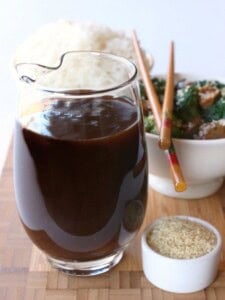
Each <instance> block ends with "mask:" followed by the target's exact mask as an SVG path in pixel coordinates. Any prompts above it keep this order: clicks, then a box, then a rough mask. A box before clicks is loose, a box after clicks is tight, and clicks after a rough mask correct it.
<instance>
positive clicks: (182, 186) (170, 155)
mask: <svg viewBox="0 0 225 300" xmlns="http://www.w3.org/2000/svg"><path fill="white" fill-rule="evenodd" d="M132 41H133V46H134V49H135V52H136V55H137V60H138V64H139V68H140V71H141V75H142V79H143V81H144V85H145V89H146V93H147V95H148V100H149V101H150V104H151V108H152V112H153V115H154V118H155V121H156V125H157V128H158V130H159V131H160V128H161V121H162V120H161V115H162V108H161V105H160V102H159V99H158V96H157V94H156V91H155V88H154V85H153V83H152V80H151V77H150V74H149V72H148V70H147V68H146V65H145V63H144V59H143V54H142V51H141V48H140V46H139V43H138V40H137V35H136V32H135V31H134V30H133V32H132ZM165 154H166V156H167V159H168V162H169V165H170V170H171V175H172V180H173V184H174V187H175V190H176V191H177V192H183V191H185V190H186V188H187V185H186V182H185V180H184V177H183V173H182V170H181V168H180V164H179V161H178V158H177V155H176V152H175V148H174V146H173V143H172V142H171V146H170V148H169V149H168V150H165Z"/></svg>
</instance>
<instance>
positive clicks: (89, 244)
mask: <svg viewBox="0 0 225 300" xmlns="http://www.w3.org/2000/svg"><path fill="white" fill-rule="evenodd" d="M110 100H112V99H111V98H110V97H104V98H91V99H86V100H76V101H72V100H71V101H68V100H67V101H64V100H62V99H53V100H51V101H49V100H46V103H45V105H44V109H43V110H42V111H40V112H36V113H35V114H33V115H31V116H30V118H29V121H28V123H27V124H25V126H22V125H21V123H19V122H18V123H17V124H16V130H15V189H16V198H17V206H18V210H19V213H20V218H21V220H22V222H23V224H24V227H25V229H26V231H27V233H28V235H29V236H30V238H31V239H32V240H33V242H34V243H35V244H36V245H37V246H38V247H39V248H41V249H42V250H43V251H44V252H45V253H47V254H48V255H51V256H52V257H55V258H58V259H65V260H66V259H67V260H68V259H74V260H88V259H96V258H99V257H104V256H105V255H107V254H110V253H112V252H113V251H116V250H117V249H118V248H120V247H124V246H125V245H126V244H127V243H128V242H129V241H130V240H131V239H132V238H133V235H134V233H135V232H136V231H137V230H138V229H139V227H140V225H141V223H142V220H143V217H144V212H145V206H146V199H147V159H146V149H145V145H144V143H143V138H144V132H143V126H142V124H141V122H138V115H137V111H136V108H135V106H134V105H133V104H132V103H131V102H130V101H129V99H125V98H114V99H113V101H110ZM40 124H41V125H40Z"/></svg>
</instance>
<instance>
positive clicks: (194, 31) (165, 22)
mask: <svg viewBox="0 0 225 300" xmlns="http://www.w3.org/2000/svg"><path fill="white" fill-rule="evenodd" d="M58 19H71V20H80V21H86V20H87V21H94V22H97V23H99V24H106V25H109V26H111V27H113V28H115V29H124V30H126V31H127V32H128V33H129V31H130V30H131V29H132V28H135V29H136V31H137V33H138V36H139V39H140V40H141V42H142V46H143V47H144V48H145V49H146V50H147V51H148V52H150V53H152V54H153V56H154V59H155V66H154V70H153V72H154V73H158V72H159V73H162V72H165V71H166V69H167V60H168V46H169V41H170V40H174V41H175V45H176V70H177V71H178V72H188V73H189V72H193V73H197V74H203V76H207V77H209V76H211V77H218V76H219V77H225V0H119V1H117V0H0V88H1V98H0V170H1V167H2V165H3V160H4V157H5V153H6V149H7V146H8V143H9V141H10V137H11V133H12V126H13V119H14V114H15V106H16V100H17V95H16V87H15V83H14V81H13V79H12V76H11V74H10V69H9V64H10V58H11V57H12V55H13V53H14V52H15V49H16V47H17V46H18V45H19V44H20V43H21V42H22V41H23V40H24V39H26V38H27V37H28V36H29V35H30V34H31V33H32V32H34V31H35V30H36V29H37V28H38V27H39V26H41V25H43V24H45V23H48V22H52V21H56V20H58Z"/></svg>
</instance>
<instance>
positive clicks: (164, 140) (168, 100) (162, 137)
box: [159, 42, 174, 150]
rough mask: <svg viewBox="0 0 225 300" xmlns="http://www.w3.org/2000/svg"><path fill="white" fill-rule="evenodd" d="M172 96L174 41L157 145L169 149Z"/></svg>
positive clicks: (171, 47) (171, 45)
mask: <svg viewBox="0 0 225 300" xmlns="http://www.w3.org/2000/svg"><path fill="white" fill-rule="evenodd" d="M173 97H174V43H173V42H171V44H170V55H169V68H168V73H167V79H166V90H165V95H164V100H163V107H162V123H161V128H160V134H159V147H160V148H161V149H164V150H165V149H169V147H170V145H171V130H172V114H173Z"/></svg>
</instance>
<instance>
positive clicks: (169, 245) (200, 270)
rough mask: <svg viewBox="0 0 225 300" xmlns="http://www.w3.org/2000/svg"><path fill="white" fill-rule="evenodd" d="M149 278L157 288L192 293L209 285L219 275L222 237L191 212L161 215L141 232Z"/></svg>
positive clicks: (146, 271)
mask: <svg viewBox="0 0 225 300" xmlns="http://www.w3.org/2000/svg"><path fill="white" fill-rule="evenodd" d="M141 244H142V245H141V246H142V264H143V271H144V274H145V276H146V278H147V279H148V280H149V281H150V282H151V283H152V284H154V285H155V286H157V287H158V288H161V289H162V290H165V291H170V292H174V293H192V292H196V291H199V290H202V289H204V288H206V287H207V286H209V285H210V284H211V283H212V282H213V281H214V279H215V277H216V275H217V270H218V265H219V260H220V253H221V248H222V239H221V236H220V233H219V231H218V230H217V229H216V228H215V227H214V226H213V225H211V224H210V223H208V222H206V221H204V220H202V219H199V218H195V217H190V216H171V217H162V218H160V219H157V220H156V221H155V222H153V223H152V224H150V225H149V226H148V227H147V228H146V229H145V231H144V233H143V235H142V241H141Z"/></svg>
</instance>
